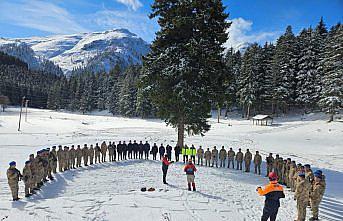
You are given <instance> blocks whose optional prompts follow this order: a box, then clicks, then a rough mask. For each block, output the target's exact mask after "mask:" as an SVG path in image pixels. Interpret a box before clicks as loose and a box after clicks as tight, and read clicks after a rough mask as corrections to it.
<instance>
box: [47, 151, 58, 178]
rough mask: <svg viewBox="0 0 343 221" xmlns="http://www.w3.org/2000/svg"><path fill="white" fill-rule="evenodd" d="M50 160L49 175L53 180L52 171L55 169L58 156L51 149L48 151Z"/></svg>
mask: <svg viewBox="0 0 343 221" xmlns="http://www.w3.org/2000/svg"><path fill="white" fill-rule="evenodd" d="M48 162H49V166H48V177H49V179H50V180H53V179H54V177H53V176H52V172H53V171H54V167H55V164H56V162H57V159H56V156H55V155H54V153H53V151H49V153H48Z"/></svg>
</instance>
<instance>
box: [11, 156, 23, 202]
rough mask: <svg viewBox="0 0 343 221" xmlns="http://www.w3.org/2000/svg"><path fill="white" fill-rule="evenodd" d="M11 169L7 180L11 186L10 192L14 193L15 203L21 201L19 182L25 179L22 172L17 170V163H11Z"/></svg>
mask: <svg viewBox="0 0 343 221" xmlns="http://www.w3.org/2000/svg"><path fill="white" fill-rule="evenodd" d="M9 165H10V168H8V170H7V179H8V185H9V186H10V190H11V193H12V198H13V201H17V200H19V197H18V191H19V185H18V183H19V181H20V180H21V178H22V177H23V176H22V175H21V173H20V171H19V170H18V169H17V168H16V166H17V163H16V162H14V161H12V162H10V163H9Z"/></svg>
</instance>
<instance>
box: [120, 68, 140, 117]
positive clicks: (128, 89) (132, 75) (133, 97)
mask: <svg viewBox="0 0 343 221" xmlns="http://www.w3.org/2000/svg"><path fill="white" fill-rule="evenodd" d="M139 72H140V70H139V69H138V68H137V67H135V66H130V67H129V68H127V69H126V71H125V73H124V75H125V79H124V81H123V86H122V88H121V91H120V99H119V110H120V113H121V114H122V115H123V116H126V117H136V116H137V115H136V108H137V106H136V102H137V83H138V78H139Z"/></svg>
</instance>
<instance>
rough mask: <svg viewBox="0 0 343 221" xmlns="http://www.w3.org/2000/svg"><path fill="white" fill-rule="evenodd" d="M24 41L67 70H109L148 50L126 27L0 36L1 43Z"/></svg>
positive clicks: (37, 52)
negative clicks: (80, 31)
mask: <svg viewBox="0 0 343 221" xmlns="http://www.w3.org/2000/svg"><path fill="white" fill-rule="evenodd" d="M13 42H23V43H26V44H27V45H28V46H30V47H31V48H32V50H33V51H34V52H35V53H36V54H37V56H39V57H44V58H46V59H49V60H50V61H52V62H54V63H55V64H57V65H58V66H60V67H61V68H62V70H63V71H64V72H65V73H70V72H71V71H72V70H74V69H78V68H91V69H93V70H95V71H100V70H106V71H109V70H110V68H111V67H113V66H114V65H115V64H116V63H117V62H120V63H122V64H123V65H127V64H130V63H134V64H136V63H140V62H141V57H142V56H143V55H145V54H146V53H148V51H149V44H148V43H146V42H145V41H144V40H142V39H141V38H139V37H138V36H137V35H135V34H133V33H131V32H129V31H128V30H126V29H115V30H109V31H104V32H93V33H80V34H74V35H57V36H50V37H32V38H22V39H13V40H12V39H4V38H2V39H0V45H4V44H9V43H13Z"/></svg>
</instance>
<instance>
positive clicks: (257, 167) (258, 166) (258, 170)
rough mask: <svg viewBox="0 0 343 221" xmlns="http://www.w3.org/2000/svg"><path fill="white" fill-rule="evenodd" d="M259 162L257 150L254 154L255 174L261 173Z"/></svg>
mask: <svg viewBox="0 0 343 221" xmlns="http://www.w3.org/2000/svg"><path fill="white" fill-rule="evenodd" d="M261 164H262V157H261V155H260V153H259V152H258V151H256V154H255V156H254V166H255V174H258V175H261Z"/></svg>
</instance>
